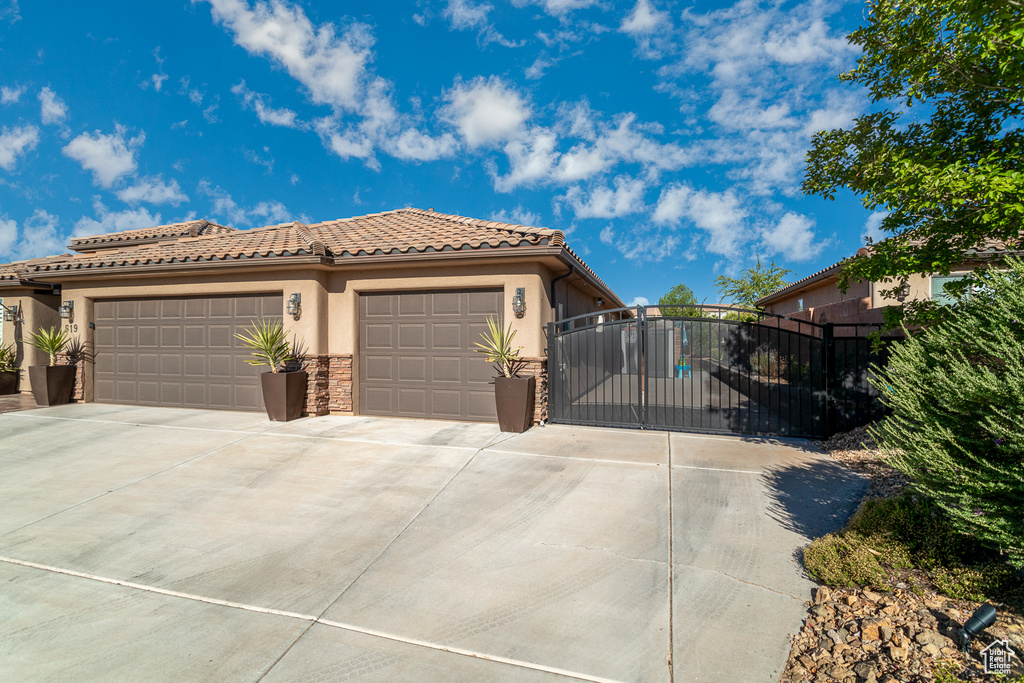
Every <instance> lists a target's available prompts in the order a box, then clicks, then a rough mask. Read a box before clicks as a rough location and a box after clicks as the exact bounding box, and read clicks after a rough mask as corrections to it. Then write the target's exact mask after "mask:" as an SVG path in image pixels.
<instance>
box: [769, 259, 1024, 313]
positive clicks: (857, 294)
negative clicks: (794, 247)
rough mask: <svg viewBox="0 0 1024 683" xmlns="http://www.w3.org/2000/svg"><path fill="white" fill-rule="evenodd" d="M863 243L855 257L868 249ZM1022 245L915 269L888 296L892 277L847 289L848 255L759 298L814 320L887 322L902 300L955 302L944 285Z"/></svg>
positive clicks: (779, 309)
mask: <svg viewBox="0 0 1024 683" xmlns="http://www.w3.org/2000/svg"><path fill="white" fill-rule="evenodd" d="M868 253H869V252H868V248H867V247H864V248H861V249H860V250H859V251H858V252H857V254H856V255H855V256H854V257H853V258H858V257H860V256H864V255H866V254H868ZM1018 253H1020V252H1019V250H1017V249H1015V248H1013V247H1012V246H1010V245H1006V244H1004V243H1001V242H990V243H987V244H986V245H985V246H983V247H980V248H977V249H970V250H968V251H967V252H966V253H965V254H964V260H963V262H962V263H961V264H960V265H959V266H957V267H956V268H955V269H953V271H951V272H950V273H949V274H948V275H940V274H933V275H911V276H910V277H909V278H908V280H907V284H906V285H905V286H904V287H903V289H902V291H901V292H900V295H899V296H898V297H895V298H892V297H886V296H884V295H883V294H882V290H886V289H892V288H893V285H892V283H890V282H863V281H857V282H851V283H850V285H849V288H848V289H847V290H846V291H845V292H843V291H841V290H840V289H839V288H838V287H837V284H838V282H839V275H840V272H841V271H842V269H843V266H844V265H845V264H846V263H847V261H848V259H843V260H842V261H840V262H839V263H835V264H833V265H831V266H829V267H828V268H824V269H822V270H819V271H818V272H816V273H813V274H811V275H808V276H807V277H805V278H803V279H801V280H797V281H796V282H794V283H793V284H791V285H787V286H786V287H783V288H781V289H779V290H776V291H774V292H772V293H771V294H769V295H767V296H764V297H762V298H760V299H758V300H757V305H758V306H760V307H762V308H764V310H765V311H767V312H768V313H775V314H777V315H785V316H788V317H790V318H796V319H798V320H807V321H809V322H813V323H881V322H882V319H883V316H884V313H885V309H886V307H888V306H901V305H902V304H903V303H904V302H906V301H924V300H928V299H932V300H935V301H938V302H940V303H949V302H950V301H951V299H950V297H949V295H948V294H947V293H946V292H945V291H944V289H943V287H944V286H945V285H946V284H947V283H949V282H953V281H955V280H959V279H962V278H964V277H965V276H967V275H968V274H970V272H971V271H973V270H974V269H976V268H978V267H980V266H983V265H987V264H991V263H993V262H998V260H999V259H1001V258H1003V257H1004V256H1006V255H1008V254H1018Z"/></svg>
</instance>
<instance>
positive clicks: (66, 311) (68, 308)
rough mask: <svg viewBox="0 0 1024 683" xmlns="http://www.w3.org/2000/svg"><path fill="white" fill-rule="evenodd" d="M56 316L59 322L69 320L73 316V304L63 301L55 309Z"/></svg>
mask: <svg viewBox="0 0 1024 683" xmlns="http://www.w3.org/2000/svg"><path fill="white" fill-rule="evenodd" d="M57 315H59V316H60V319H61V320H71V319H72V318H73V317H74V315H75V302H74V301H65V302H64V303H62V304H61V305H60V306H58V307H57Z"/></svg>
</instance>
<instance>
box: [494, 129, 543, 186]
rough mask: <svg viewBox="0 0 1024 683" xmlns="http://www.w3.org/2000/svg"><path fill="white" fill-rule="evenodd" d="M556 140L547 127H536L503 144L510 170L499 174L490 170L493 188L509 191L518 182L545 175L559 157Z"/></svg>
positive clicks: (525, 182) (533, 179)
mask: <svg viewBox="0 0 1024 683" xmlns="http://www.w3.org/2000/svg"><path fill="white" fill-rule="evenodd" d="M556 143H557V138H556V137H555V135H554V134H553V133H552V132H551V131H549V130H547V129H546V128H535V129H533V130H531V131H530V132H529V133H528V134H527V135H525V136H524V137H523V139H521V140H513V141H512V142H509V143H508V144H507V145H505V148H504V151H505V156H506V157H508V161H509V172H508V173H507V174H506V175H503V176H499V175H498V174H497V172H496V171H492V173H491V175H492V177H493V179H494V189H495V190H497V191H498V192H511V191H512V190H514V189H515V188H517V187H519V186H521V185H526V186H530V185H533V184H535V183H538V182H541V181H543V180H544V179H546V178H548V177H549V176H550V175H551V171H552V168H553V167H554V164H555V161H556V160H557V159H558V154H557V153H556V152H555V144H556Z"/></svg>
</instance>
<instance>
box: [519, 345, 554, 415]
mask: <svg viewBox="0 0 1024 683" xmlns="http://www.w3.org/2000/svg"><path fill="white" fill-rule="evenodd" d="M520 374H522V375H525V376H529V375H533V376H534V377H536V378H537V390H536V394H535V395H534V399H533V423H534V424H537V423H539V422H540V421H541V420H547V419H548V362H547V360H546V359H544V358H530V359H528V360H527V362H526V365H524V366H523V369H522V370H520Z"/></svg>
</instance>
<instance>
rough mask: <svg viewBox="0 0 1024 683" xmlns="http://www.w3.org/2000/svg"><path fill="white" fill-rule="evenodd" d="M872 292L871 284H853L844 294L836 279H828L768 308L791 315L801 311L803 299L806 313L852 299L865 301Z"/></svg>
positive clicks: (774, 302)
mask: <svg viewBox="0 0 1024 683" xmlns="http://www.w3.org/2000/svg"><path fill="white" fill-rule="evenodd" d="M871 290H872V287H871V284H870V283H868V282H851V283H850V287H849V289H847V290H846V292H845V293H844V292H842V291H840V289H839V288H838V287H837V286H836V280H835V279H833V278H828V279H825V280H822V281H821V282H815V283H813V284H810V285H808V286H807V287H806V288H803V289H801V290H799V291H797V292H792V293H790V294H787V295H786V296H785V297H783V298H780V299H778V300H777V301H773V302H772V303H771V304H769V305H768V306H767V307H766V308H767V310H768V312H769V313H775V314H778V315H790V314H792V313H797V312H799V311H800V310H801V309H800V300H801V299H803V310H805V311H806V310H808V309H811V308H818V307H821V306H828V305H829V304H835V303H842V302H844V301H849V300H851V299H863V298H865V297H869V296H871Z"/></svg>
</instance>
